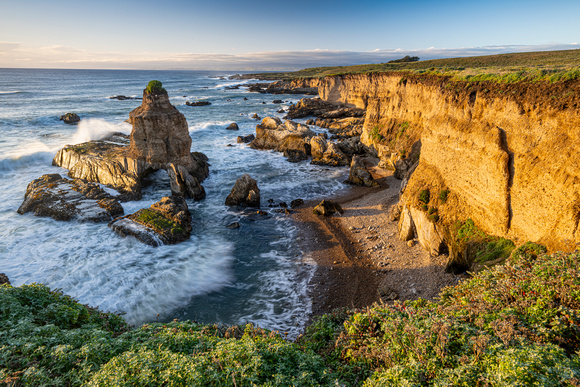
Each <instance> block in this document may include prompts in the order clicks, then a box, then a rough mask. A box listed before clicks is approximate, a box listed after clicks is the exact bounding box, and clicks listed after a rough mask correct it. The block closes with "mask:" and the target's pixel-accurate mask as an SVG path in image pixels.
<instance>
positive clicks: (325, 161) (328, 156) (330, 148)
mask: <svg viewBox="0 0 580 387" xmlns="http://www.w3.org/2000/svg"><path fill="white" fill-rule="evenodd" d="M312 164H316V165H328V166H331V167H339V166H345V165H349V164H350V158H349V157H348V156H347V155H345V154H344V153H343V152H342V151H341V150H340V148H339V147H338V145H336V144H335V143H333V142H329V143H327V146H326V150H325V151H324V153H323V154H322V157H320V158H313V159H312Z"/></svg>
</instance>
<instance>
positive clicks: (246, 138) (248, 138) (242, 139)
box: [237, 134, 256, 144]
mask: <svg viewBox="0 0 580 387" xmlns="http://www.w3.org/2000/svg"><path fill="white" fill-rule="evenodd" d="M255 138H256V136H254V135H253V134H248V135H247V136H238V139H237V141H238V143H240V144H241V143H244V144H247V143H250V142H252V141H254V139H255Z"/></svg>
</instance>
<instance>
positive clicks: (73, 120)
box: [59, 113, 81, 125]
mask: <svg viewBox="0 0 580 387" xmlns="http://www.w3.org/2000/svg"><path fill="white" fill-rule="evenodd" d="M59 120H60V121H62V122H64V123H65V124H69V125H73V124H78V123H79V121H80V120H81V118H80V117H79V116H78V115H77V114H76V113H66V114H65V115H62V116H60V117H59Z"/></svg>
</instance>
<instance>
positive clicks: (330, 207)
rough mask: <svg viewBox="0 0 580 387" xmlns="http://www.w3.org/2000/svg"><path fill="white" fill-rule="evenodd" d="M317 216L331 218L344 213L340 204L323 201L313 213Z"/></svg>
mask: <svg viewBox="0 0 580 387" xmlns="http://www.w3.org/2000/svg"><path fill="white" fill-rule="evenodd" d="M312 212H313V213H314V214H315V215H323V216H331V215H333V214H335V213H339V214H341V215H342V214H343V213H344V211H343V210H342V207H341V206H340V204H338V203H336V202H332V201H330V200H323V201H321V202H320V203H319V204H318V205H317V206H316V207H314V210H313V211H312Z"/></svg>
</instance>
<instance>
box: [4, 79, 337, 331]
mask: <svg viewBox="0 0 580 387" xmlns="http://www.w3.org/2000/svg"><path fill="white" fill-rule="evenodd" d="M227 75H228V74H226V73H224V72H202V71H124V70H119V71H116V70H35V69H0V198H1V200H0V272H3V273H5V274H6V275H7V276H8V277H9V278H10V281H11V282H12V284H13V285H14V286H19V285H22V284H30V283H33V282H38V283H43V284H46V285H48V286H50V287H51V288H52V289H61V290H62V291H63V292H64V293H65V294H68V295H70V296H72V297H73V298H75V299H77V300H79V301H80V302H82V303H85V304H89V305H91V306H97V307H99V308H100V309H101V310H104V311H111V312H118V313H122V314H123V315H124V317H125V318H126V320H127V321H128V322H129V323H131V324H134V325H139V324H142V323H146V322H151V321H171V320H172V319H180V320H186V319H190V320H196V321H198V322H203V323H219V324H228V325H231V324H244V323H247V322H251V323H254V324H256V325H259V326H260V327H263V328H268V329H272V330H279V331H281V332H288V333H289V335H290V336H291V337H292V336H296V335H297V334H298V333H299V332H300V331H301V330H302V329H303V327H304V324H305V322H306V319H307V317H308V315H309V313H310V312H311V300H310V298H309V297H310V295H309V293H308V291H307V284H308V281H309V280H310V278H311V276H312V274H313V271H314V268H315V267H314V264H313V263H312V262H311V260H309V258H308V257H307V256H305V255H304V254H303V253H302V252H301V251H300V249H299V247H298V244H297V243H296V238H297V231H296V230H297V229H296V225H295V224H294V223H293V221H292V220H291V219H290V218H289V217H288V216H287V215H284V214H278V213H275V212H274V211H272V210H271V209H270V208H268V207H267V205H268V199H273V200H274V201H275V203H279V202H286V203H288V204H289V203H290V201H292V200H294V199H297V198H302V199H315V198H323V197H327V196H329V195H331V194H332V193H333V192H335V191H337V190H339V189H341V188H343V187H344V185H343V183H342V181H343V180H344V178H345V177H346V174H347V172H348V171H347V169H346V168H329V167H323V166H315V165H311V164H310V163H309V161H303V162H300V163H296V164H293V163H289V162H288V161H286V159H285V158H284V157H283V155H282V154H281V153H276V152H273V151H259V150H254V149H251V148H249V147H248V146H247V145H246V144H237V143H236V137H237V136H239V135H248V134H251V133H255V127H256V124H257V123H258V122H257V121H256V120H254V119H252V118H251V115H252V114H254V113H257V114H258V115H259V116H260V117H262V118H263V117H266V116H274V117H280V118H282V116H283V115H284V114H281V113H277V110H279V109H280V108H285V109H287V108H288V106H289V105H290V104H291V103H296V102H297V101H298V100H299V99H300V98H301V97H302V96H299V95H267V94H259V93H250V92H248V91H247V90H246V89H245V88H240V89H238V90H230V89H227V86H231V85H235V84H240V83H244V82H247V81H235V80H228V79H226V78H223V76H227ZM152 79H157V80H159V81H161V82H162V83H163V86H164V87H165V89H166V90H167V92H168V94H169V97H170V100H171V103H172V104H173V105H175V106H176V107H177V109H179V111H181V112H182V113H183V114H184V115H185V117H186V119H187V122H188V125H189V132H190V135H191V137H192V139H193V143H192V151H198V152H203V153H205V154H206V155H207V156H208V157H209V163H210V164H211V166H210V175H209V177H208V178H207V180H205V181H204V182H203V186H204V187H205V190H206V193H207V197H206V199H205V200H202V201H199V202H196V201H193V200H192V199H188V206H189V208H190V211H191V213H192V216H193V232H192V236H191V238H190V239H189V240H188V241H186V242H184V243H181V244H178V245H172V246H160V247H151V246H147V245H144V244H142V243H141V242H138V241H137V240H136V239H134V238H132V237H128V238H123V237H120V236H118V235H117V234H115V233H114V232H113V231H112V230H111V229H110V228H109V227H107V224H106V223H99V224H94V223H79V222H74V221H73V222H61V221H56V220H53V219H51V218H42V217H36V216H33V215H32V214H25V215H19V214H18V213H17V212H16V210H17V209H18V207H19V206H20V204H21V203H22V201H23V199H24V194H25V192H26V187H27V185H28V184H29V183H30V182H31V181H32V180H34V179H36V178H38V177H40V176H42V175H43V174H47V173H59V174H61V175H63V176H66V174H67V172H68V171H67V170H65V169H63V168H60V167H55V166H52V165H51V161H52V158H53V157H54V155H55V154H56V151H57V150H58V149H60V148H61V147H63V146H64V145H67V144H75V143H80V142H84V141H89V140H93V139H99V138H101V137H103V136H105V135H107V134H108V133H111V132H115V131H120V132H124V133H126V134H129V133H130V131H131V125H130V124H128V123H126V122H125V120H127V119H128V118H129V112H130V111H131V110H133V109H134V108H136V107H137V106H139V105H140V104H141V101H140V100H116V99H110V98H109V97H111V96H115V95H125V96H132V97H141V95H142V92H143V89H144V88H145V86H146V85H147V83H148V82H149V81H150V80H152ZM244 98H246V99H244ZM275 99H281V100H283V101H284V103H283V104H281V105H279V104H273V103H272V101H273V100H275ZM198 100H207V101H210V102H211V105H210V106H198V107H190V106H186V105H185V102H186V101H191V102H194V101H198ZM263 102H265V104H264V103H263ZM68 112H74V113H77V114H78V115H79V116H80V117H81V119H82V121H81V122H80V123H79V124H78V125H67V124H64V123H63V122H62V121H59V116H61V115H63V114H65V113H68ZM232 122H236V123H237V124H238V125H239V128H240V130H239V131H231V130H226V127H227V126H228V125H229V124H230V123H232ZM314 129H316V128H314ZM317 131H322V130H321V129H317ZM244 173H249V174H250V176H252V177H253V178H255V179H256V180H257V181H258V186H259V188H260V190H261V199H262V207H265V208H263V209H265V210H268V212H269V214H268V216H260V215H257V214H256V213H255V210H254V211H252V210H240V209H235V208H229V207H226V206H225V205H224V202H225V198H226V197H227V195H228V194H229V192H230V190H231V188H232V187H233V185H234V182H235V180H236V179H237V178H238V177H240V176H241V175H242V174H244ZM167 195H170V190H169V179H168V177H167V175H166V173H165V172H164V171H159V172H156V173H155V174H154V175H153V176H152V179H151V184H150V185H149V186H147V187H146V188H144V190H143V199H142V200H140V201H134V202H126V203H123V207H124V210H125V213H126V214H129V213H132V212H135V211H137V210H138V209H140V208H144V207H148V206H150V205H151V204H153V203H154V202H156V201H158V200H159V199H161V198H162V197H163V196H167ZM235 221H237V222H239V223H240V225H241V227H240V228H238V229H229V228H227V227H226V226H227V225H228V224H230V223H232V222H235Z"/></svg>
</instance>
